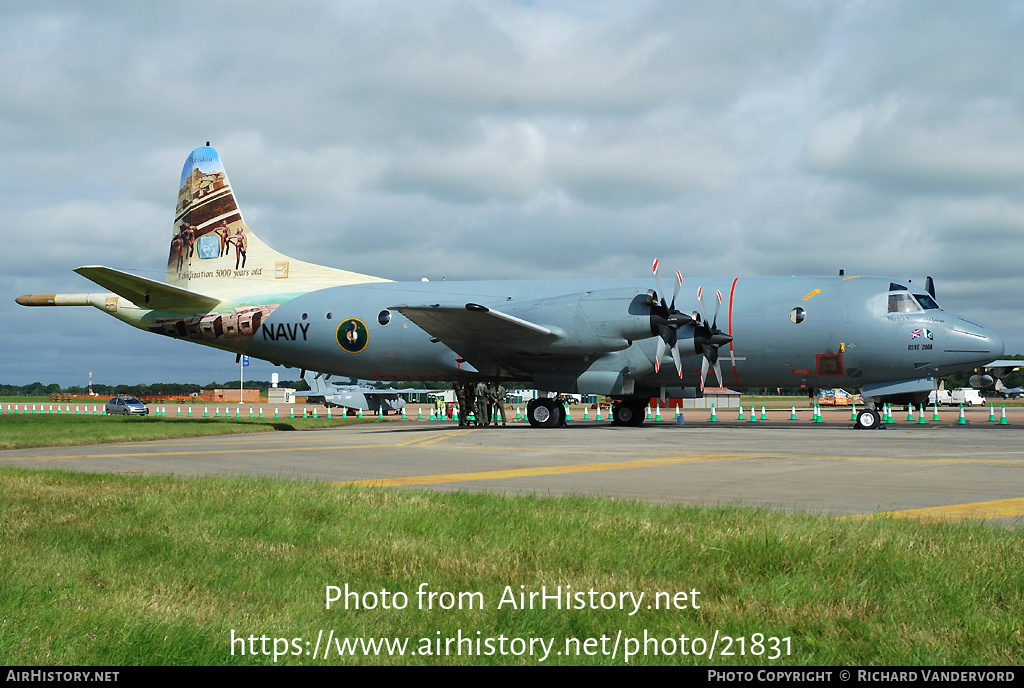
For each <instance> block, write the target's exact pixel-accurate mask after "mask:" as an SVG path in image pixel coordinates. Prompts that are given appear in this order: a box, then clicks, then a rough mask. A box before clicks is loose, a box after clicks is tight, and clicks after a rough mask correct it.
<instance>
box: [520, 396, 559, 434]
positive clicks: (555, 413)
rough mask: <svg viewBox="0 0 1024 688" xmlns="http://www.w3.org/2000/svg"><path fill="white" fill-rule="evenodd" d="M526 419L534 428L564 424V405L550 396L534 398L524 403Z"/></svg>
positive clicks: (555, 426) (556, 426) (554, 426)
mask: <svg viewBox="0 0 1024 688" xmlns="http://www.w3.org/2000/svg"><path fill="white" fill-rule="evenodd" d="M526 420H528V421H530V425H531V426H533V427H535V428H558V427H561V426H563V425H565V407H564V406H562V405H561V404H560V403H558V402H557V401H555V400H554V399H552V398H550V397H541V398H539V399H534V400H533V401H531V402H530V403H529V404H527V405H526Z"/></svg>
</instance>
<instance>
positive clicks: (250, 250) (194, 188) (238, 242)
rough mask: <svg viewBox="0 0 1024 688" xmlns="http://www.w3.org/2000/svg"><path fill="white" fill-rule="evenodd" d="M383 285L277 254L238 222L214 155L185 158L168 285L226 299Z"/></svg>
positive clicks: (199, 151) (204, 151) (203, 150)
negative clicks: (350, 285)
mask: <svg viewBox="0 0 1024 688" xmlns="http://www.w3.org/2000/svg"><path fill="white" fill-rule="evenodd" d="M385 281H387V280H383V279H380V278H378V277H371V276H369V275H362V274H359V273H355V272H348V271H345V270H336V269H334V268H328V267H324V266H321V265H314V264H312V263H306V262H303V261H300V260H295V259H293V258H289V257H288V256H285V255H283V254H281V253H278V252H277V251H275V250H274V249H272V248H270V247H269V246H267V245H266V244H264V243H263V242H262V241H260V239H259V238H258V237H257V236H256V235H255V234H254V233H253V232H252V230H251V229H249V226H248V225H247V224H246V223H245V220H243V219H242V213H241V211H240V210H239V208H238V203H237V202H236V201H235V195H234V192H233V191H232V189H231V184H230V183H229V182H228V177H227V174H226V173H225V171H224V165H223V164H222V163H221V160H220V155H218V153H217V151H216V150H215V149H213V148H211V147H210V146H209V145H206V146H202V147H200V148H196V149H195V150H194V151H192V152H191V153H190V154H189V156H188V158H187V159H186V160H185V166H184V167H183V168H182V171H181V183H180V185H179V187H178V200H177V205H176V206H175V210H174V227H173V232H172V236H171V244H170V252H169V255H168V258H167V278H166V282H167V284H170V285H173V286H175V287H180V288H182V289H187V290H190V291H200V292H202V293H204V294H210V295H212V296H216V297H218V298H221V299H230V298H237V297H245V296H252V295H256V294H281V295H286V294H294V293H302V292H306V291H311V290H314V289H322V288H324V287H328V286H337V285H343V284H360V283H365V282H385Z"/></svg>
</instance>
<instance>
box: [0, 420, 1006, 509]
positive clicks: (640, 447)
mask: <svg viewBox="0 0 1024 688" xmlns="http://www.w3.org/2000/svg"><path fill="white" fill-rule="evenodd" d="M758 410H759V411H760V409H758ZM927 414H928V417H930V414H931V411H930V410H929V411H928V412H927ZM745 415H746V417H747V420H744V421H739V420H738V419H737V418H736V411H735V410H733V411H731V412H730V413H729V419H727V420H726V419H720V420H719V421H718V422H716V423H711V422H709V421H708V418H707V412H705V411H687V412H686V414H684V419H685V420H686V423H685V424H684V425H682V426H679V425H676V424H675V423H673V422H671V420H670V418H666V419H665V421H663V422H662V423H656V422H651V423H649V424H646V425H645V426H644V427H640V428H617V427H611V426H609V425H608V423H607V420H605V421H604V422H600V423H598V422H596V421H594V420H593V419H591V420H589V421H582V420H577V421H574V422H572V423H571V424H570V425H569V426H568V427H565V428H559V429H552V430H535V429H531V428H529V427H528V426H527V425H526V424H525V423H510V424H509V426H508V427H504V428H460V427H459V426H458V425H457V424H456V423H452V422H450V421H445V422H427V421H418V422H417V421H413V420H409V421H392V422H389V423H381V424H367V425H355V426H349V427H344V428H334V429H326V430H311V431H304V432H275V433H263V434H253V435H232V436H223V437H205V438H194V439H180V440H166V441H157V442H134V443H126V444H111V445H92V446H86V447H56V448H41V449H20V450H11V451H3V452H0V465H15V466H23V467H26V468H64V469H70V470H80V471H99V472H104V471H110V472H116V473H129V474H130V473H158V474H175V475H181V476H196V475H204V474H255V475H268V476H279V477H284V478H288V479H295V480H318V481H329V482H333V483H337V484H339V486H345V485H353V484H355V485H384V486H416V487H421V488H429V489H440V490H487V491H497V492H505V493H535V494H539V495H548V494H592V495H602V496H607V497H614V498H625V499H640V500H653V501H662V502H681V503H689V504H703V505H713V504H746V505H757V506H762V507H765V508H770V509H782V510H790V511H809V512H813V513H819V514H825V515H830V516H840V517H864V516H871V515H875V514H891V515H893V516H896V517H909V518H922V519H952V520H965V519H966V520H970V519H986V520H989V521H991V522H993V523H998V524H1002V525H1005V526H1008V527H1016V526H1019V525H1022V524H1024V413H1020V412H1016V410H1015V412H1014V413H1012V414H1011V415H1010V423H1009V424H1007V425H999V424H998V423H991V422H988V421H987V418H988V411H987V410H985V411H982V410H979V409H975V410H973V411H972V412H971V413H970V414H969V418H970V422H969V423H968V424H966V425H958V424H957V423H956V417H957V414H956V413H955V412H950V411H944V412H943V415H944V416H948V417H947V418H945V419H944V420H943V421H941V422H938V423H936V422H932V421H930V420H928V421H927V422H926V424H925V425H918V424H917V423H911V422H909V421H906V420H901V419H900V416H901V415H902V416H903V418H905V416H906V412H905V411H904V412H903V414H894V415H895V416H896V418H897V422H896V423H894V424H891V425H888V426H887V428H886V429H884V430H876V431H854V430H851V429H850V426H851V422H850V421H849V410H845V411H843V410H840V409H835V410H831V411H826V412H825V417H826V422H824V423H814V422H810V420H809V412H807V411H805V410H802V411H801V412H800V416H801V419H800V420H797V421H789V420H788V418H789V411H786V412H784V413H783V412H782V411H772V412H770V414H769V417H770V420H769V421H767V422H765V421H760V420H759V421H758V422H755V423H751V422H750V421H749V408H748V410H747V413H746V414H745ZM997 415H998V412H997ZM574 417H577V416H574Z"/></svg>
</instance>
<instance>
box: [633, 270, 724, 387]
mask: <svg viewBox="0 0 1024 688" xmlns="http://www.w3.org/2000/svg"><path fill="white" fill-rule="evenodd" d="M653 272H654V279H655V281H656V282H657V284H658V291H659V292H660V293H661V294H664V293H665V291H664V288H663V287H662V284H661V278H660V277H659V276H658V261H657V260H655V261H654V267H653ZM682 284H683V275H682V273H681V272H679V271H678V270H677V271H676V285H675V289H674V290H673V292H672V302H671V303H668V304H666V303H665V297H664V296H662V297H661V301H660V302H658V301H657V299H656V298H655V299H652V300H651V301H652V302H651V323H652V329H653V328H654V327H656V328H657V334H658V349H657V352H656V354H655V357H654V372H655V373H657V372H659V371H660V370H661V358H662V357H663V356H664V355H665V352H666V351H671V352H672V360H673V361H674V362H675V364H676V371H677V372H678V373H679V378H680V379H682V377H683V366H682V363H681V353H680V345H681V343H682V342H681V341H680V340H679V336H678V332H679V328H681V327H683V326H686V325H692V331H693V346H694V352H695V353H700V354H702V355H703V361H702V362H701V373H700V388H701V391H703V390H704V381H705V379H706V378H707V375H708V370H709V369H711V368H714V371H715V376H716V377H717V378H718V384H719V385H721V384H723V381H722V368H721V365H720V364H719V362H718V349H719V347H721V346H723V345H725V344H728V343H729V342H731V341H732V337H731V336H729V335H728V334H726V333H725V332H722V331H721V330H720V329H718V312H719V310H720V309H721V308H722V292H720V291H716V292H715V293H716V295H717V296H718V301H717V303H715V315H714V318H712V320H711V325H710V326H708V324H707V321H708V316H707V311H706V310H705V308H704V288H703V287H699V288H698V289H697V303H698V304H700V312H701V315H698V314H697V313H696V312H694V313H693V315H687V314H685V313H683V312H682V311H679V310H676V297H677V296H679V288H680V287H681V286H682ZM702 316H703V317H702Z"/></svg>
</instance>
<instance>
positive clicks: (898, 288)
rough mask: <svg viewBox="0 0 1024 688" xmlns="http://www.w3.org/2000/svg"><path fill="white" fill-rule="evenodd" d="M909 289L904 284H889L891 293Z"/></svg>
mask: <svg viewBox="0 0 1024 688" xmlns="http://www.w3.org/2000/svg"><path fill="white" fill-rule="evenodd" d="M906 290H907V288H906V287H904V286H903V285H902V284H896V283H895V282H889V291H906Z"/></svg>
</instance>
